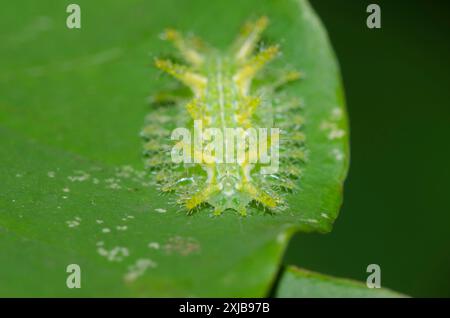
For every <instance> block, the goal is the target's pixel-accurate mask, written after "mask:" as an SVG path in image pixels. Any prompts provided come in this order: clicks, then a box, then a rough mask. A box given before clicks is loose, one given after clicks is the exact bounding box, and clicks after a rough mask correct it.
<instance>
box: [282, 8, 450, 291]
mask: <svg viewBox="0 0 450 318" xmlns="http://www.w3.org/2000/svg"><path fill="white" fill-rule="evenodd" d="M311 3H312V5H313V7H314V8H315V9H316V11H317V12H318V14H319V16H320V17H321V19H322V21H323V23H324V24H325V26H326V28H327V30H328V32H329V35H330V38H331V42H332V43H333V46H334V48H335V51H336V54H337V55H338V59H339V61H340V64H341V68H342V74H343V79H344V84H345V89H346V94H347V106H348V111H349V116H350V123H351V152H352V157H351V165H350V172H349V176H348V179H347V182H346V185H345V197H344V205H343V207H342V210H341V213H340V217H339V218H338V220H337V221H336V224H335V228H334V230H333V232H332V233H330V234H326V235H320V234H300V235H297V236H295V237H294V239H293V241H292V242H291V244H290V246H289V248H288V251H287V253H286V256H285V263H286V264H296V265H298V266H301V267H303V268H306V269H310V270H314V271H318V272H323V273H327V274H331V275H335V276H342V277H348V278H354V279H358V280H363V281H365V280H366V277H367V275H368V274H366V267H367V265H368V264H372V263H375V264H379V265H380V266H381V284H382V286H383V287H389V288H392V289H394V290H397V291H399V292H403V293H406V294H408V295H411V296H422V297H431V296H436V297H450V204H449V201H450V200H449V197H450V193H449V190H450V187H449V180H450V173H449V171H450V169H449V163H450V147H449V145H450V141H449V137H450V108H449V100H450V87H449V83H450V60H449V57H450V54H449V53H450V38H449V35H450V10H449V9H450V2H449V1H361V0H353V1H334V0H311ZM370 3H377V4H379V5H380V6H381V20H382V28H381V29H378V30H377V29H373V30H371V29H368V28H367V27H366V18H367V16H368V14H367V13H366V7H367V5H368V4H370Z"/></svg>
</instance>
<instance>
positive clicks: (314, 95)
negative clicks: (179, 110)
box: [0, 0, 349, 296]
mask: <svg viewBox="0 0 450 318" xmlns="http://www.w3.org/2000/svg"><path fill="white" fill-rule="evenodd" d="M69 3H70V2H65V1H62V2H58V4H55V3H54V1H49V0H47V1H39V2H37V1H31V0H28V1H23V2H21V4H20V5H19V6H20V9H18V8H17V6H18V4H16V3H15V4H13V3H12V2H11V3H4V4H2V10H1V12H0V20H2V21H3V22H4V26H5V27H4V28H1V29H0V35H1V38H2V42H1V43H0V47H1V50H0V67H1V69H2V72H1V74H0V136H1V137H0V140H1V147H0V167H1V168H0V179H1V180H2V182H1V183H0V250H1V251H2V252H1V253H0V263H1V264H2V270H1V271H0V282H1V284H0V295H3V296H5V295H7V296H264V295H267V293H268V291H269V289H270V287H271V283H272V281H273V280H274V279H275V275H276V273H277V270H278V266H279V263H280V261H281V257H282V254H283V251H284V250H285V248H286V245H287V243H288V241H289V238H290V236H291V235H292V233H294V232H295V231H305V232H310V231H318V232H328V231H330V230H331V227H332V224H333V221H334V220H335V218H336V217H337V214H338V210H339V207H340V204H341V201H342V184H343V181H344V178H345V175H346V172H347V167H348V160H349V159H348V129H347V120H346V114H345V109H344V107H345V106H344V98H343V90H342V86H341V80H340V74H339V68H338V65H337V62H336V59H335V57H334V54H333V52H332V49H331V47H330V44H329V41H328V38H327V35H326V32H325V31H324V29H323V27H322V25H321V23H320V22H319V20H318V18H317V17H316V15H315V14H314V12H313V11H312V9H311V7H310V6H309V4H308V3H307V2H306V1H294V0H290V1H271V0H264V1H262V0H251V1H237V0H233V1H226V2H223V1H209V0H208V1H207V0H195V1H193V0H183V1H181V0H180V1H167V0H153V1H119V0H117V1H108V3H100V2H93V1H78V2H77V3H78V4H79V5H80V7H81V16H82V28H81V29H79V30H75V29H72V30H70V29H67V28H66V25H65V19H66V17H67V13H66V12H65V9H66V6H67V5H68V4H69ZM17 12H19V13H20V14H19V15H17ZM260 15H267V16H268V17H269V18H270V20H271V21H272V23H271V26H270V27H269V29H268V31H267V37H268V41H269V42H278V43H280V44H281V48H282V51H283V57H282V60H283V62H285V63H287V64H288V65H290V66H292V67H293V68H296V69H300V70H302V71H304V72H305V73H306V76H307V78H306V79H305V80H304V81H303V82H302V83H300V84H299V85H297V86H296V87H295V90H293V94H295V95H297V96H299V97H301V98H302V99H303V100H304V101H305V112H304V116H305V118H306V128H305V133H306V136H307V144H308V150H309V161H308V163H307V165H306V166H305V167H304V169H305V173H304V177H303V178H302V180H301V181H300V184H299V186H300V190H299V191H298V192H296V193H294V194H292V195H291V196H290V197H289V205H290V209H289V210H288V211H286V212H284V213H283V214H281V215H268V214H263V213H261V214H253V215H249V216H248V217H246V218H241V217H239V216H238V215H236V214H235V213H224V214H223V215H222V216H220V217H211V216H210V215H209V213H202V211H200V213H196V214H194V215H193V216H186V215H185V213H184V212H183V211H179V208H178V207H176V206H175V205H174V204H172V203H170V202H171V201H173V198H172V197H170V196H161V195H160V194H159V193H158V192H157V191H156V189H154V188H153V187H152V186H151V185H149V184H148V183H149V179H148V176H147V175H145V174H142V172H141V171H142V170H143V161H142V157H141V149H142V148H141V147H142V145H141V140H140V138H139V136H138V133H139V131H140V129H141V127H142V125H143V122H144V117H145V115H146V113H147V112H148V109H147V107H148V105H147V104H146V98H147V97H148V95H150V94H151V92H154V91H156V90H158V89H161V88H162V87H164V86H165V85H166V84H167V83H168V82H166V81H165V79H163V78H160V77H159V72H158V71H157V70H156V69H155V68H154V67H152V61H153V58H154V57H155V56H160V55H163V54H166V53H167V52H170V50H169V49H168V46H167V44H165V43H162V42H161V41H160V40H159V39H158V34H159V33H160V32H161V31H162V30H163V29H164V28H165V27H168V26H173V27H177V28H179V29H181V30H191V31H194V32H195V33H196V34H198V35H200V36H201V37H203V38H204V39H206V40H207V41H208V42H210V43H212V44H213V45H215V46H218V47H222V48H225V47H226V46H227V45H228V44H229V43H230V42H231V40H232V39H233V38H234V36H235V34H236V33H237V32H238V29H239V27H240V26H241V24H242V23H243V22H244V21H245V20H247V19H248V18H249V17H254V16H260ZM324 123H325V125H324ZM330 123H331V124H332V126H333V127H334V128H333V129H334V131H336V130H337V131H338V132H343V133H344V134H345V135H344V136H342V137H341V138H330V133H331V132H332V130H330V128H329V127H330V125H329V124H330ZM327 127H328V128H327ZM124 167H125V168H124ZM69 264H78V265H80V267H81V288H80V289H68V288H67V287H66V278H67V277H68V273H66V267H67V265H69Z"/></svg>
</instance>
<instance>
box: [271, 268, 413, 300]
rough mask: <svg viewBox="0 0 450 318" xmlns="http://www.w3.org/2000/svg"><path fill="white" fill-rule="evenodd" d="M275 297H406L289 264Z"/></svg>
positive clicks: (385, 289)
mask: <svg viewBox="0 0 450 318" xmlns="http://www.w3.org/2000/svg"><path fill="white" fill-rule="evenodd" d="M275 295H276V297H280V298H293V297H298V298H397V297H407V296H406V295H402V294H400V293H397V292H394V291H392V290H389V289H387V288H373V289H372V288H368V287H367V286H366V284H364V283H360V282H357V281H353V280H350V279H343V278H336V277H332V276H327V275H323V274H319V273H314V272H310V271H307V270H304V269H300V268H297V267H295V266H289V267H287V268H286V269H285V271H284V272H283V274H282V276H281V278H280V281H279V284H278V285H277V290H276V292H275Z"/></svg>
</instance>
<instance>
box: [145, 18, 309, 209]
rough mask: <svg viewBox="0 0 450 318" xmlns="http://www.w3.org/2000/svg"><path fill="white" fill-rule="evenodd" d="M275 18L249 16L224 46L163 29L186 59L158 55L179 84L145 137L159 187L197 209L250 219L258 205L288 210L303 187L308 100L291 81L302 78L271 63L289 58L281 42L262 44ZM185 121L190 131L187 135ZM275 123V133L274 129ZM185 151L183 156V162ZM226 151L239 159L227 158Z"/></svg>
mask: <svg viewBox="0 0 450 318" xmlns="http://www.w3.org/2000/svg"><path fill="white" fill-rule="evenodd" d="M267 25H268V18H267V17H265V16H263V17H260V18H258V19H256V20H253V21H248V22H246V23H245V24H244V26H243V27H242V29H241V31H240V34H239V35H238V37H237V39H236V40H235V42H234V44H233V45H231V47H230V48H229V49H228V50H226V51H225V52H221V51H219V50H217V49H215V48H212V47H210V46H209V45H207V44H205V43H204V42H203V41H202V40H200V39H199V38H197V37H195V36H193V35H184V34H182V33H181V32H179V31H177V30H174V29H167V30H165V31H164V33H163V34H162V36H161V38H162V39H163V40H167V41H169V42H171V43H172V44H173V46H174V47H175V48H176V49H177V52H178V53H179V55H180V56H181V58H182V59H183V60H184V62H185V64H179V63H176V62H174V61H173V60H171V59H161V58H156V59H155V66H156V67H157V68H158V69H159V70H161V71H163V73H167V74H169V75H171V76H172V77H174V78H175V79H177V80H178V81H177V83H178V84H177V85H176V86H173V87H172V88H171V89H167V90H163V91H160V92H156V93H155V94H154V95H153V96H152V97H151V103H152V106H153V109H152V112H151V113H150V114H149V115H148V116H147V117H146V124H145V126H144V128H143V130H142V132H141V136H142V137H143V138H144V141H145V143H144V155H145V157H146V166H147V168H148V169H149V171H150V173H151V174H152V176H153V178H154V180H155V183H156V184H157V186H158V188H159V190H160V191H161V192H162V193H174V194H175V195H176V198H177V199H176V202H177V203H178V204H180V205H181V206H182V207H183V208H184V209H185V210H186V211H187V212H188V213H192V212H194V211H197V210H200V209H203V208H206V207H209V208H212V210H213V212H214V215H220V214H221V213H222V212H223V211H225V210H234V211H237V212H238V213H239V214H240V215H242V216H245V215H247V211H248V209H249V208H255V209H260V210H264V211H270V212H277V211H282V210H284V209H285V208H286V207H287V203H286V199H285V196H286V194H287V193H290V192H292V191H294V190H295V189H296V187H297V184H298V182H297V179H299V178H300V176H301V174H302V165H303V164H304V163H305V159H306V158H305V148H306V147H305V135H304V133H303V125H304V119H303V117H302V115H301V110H302V107H303V106H302V102H301V100H300V99H299V98H297V97H292V96H290V95H289V94H287V93H286V92H285V90H283V88H284V87H285V86H286V85H287V84H289V83H290V82H295V81H297V80H299V79H300V78H302V77H303V76H302V73H301V72H299V71H295V70H290V69H281V70H274V69H269V68H267V67H266V65H267V64H268V63H269V62H271V61H272V60H274V59H275V58H277V57H278V56H280V49H279V46H278V45H270V46H262V45H260V39H261V36H262V33H263V31H264V30H265V29H266V27H267ZM179 84H180V85H179ZM187 88H188V90H187ZM199 126H200V127H202V129H204V130H202V129H199ZM180 127H181V128H185V129H187V132H186V133H185V134H184V136H182V137H183V138H180V136H181V135H183V134H181V133H180V130H179V129H180ZM268 127H271V129H272V128H273V129H275V130H274V131H272V132H271V133H269V132H268V130H267V129H266V128H268ZM230 129H231V130H233V132H234V133H235V134H234V135H233V134H231V137H229V135H227V133H228V132H229V131H230ZM255 132H256V134H258V133H259V136H256V135H255ZM196 133H197V134H196ZM192 135H194V138H193V139H194V140H192ZM198 135H200V137H199V136H198ZM220 135H221V136H220ZM224 135H225V137H224ZM261 135H262V137H261ZM185 137H186V138H185ZM188 137H190V139H189V138H188ZM212 137H214V138H212ZM239 138H240V139H239ZM180 139H181V140H180ZM213 140H214V142H212V141H213ZM236 140H237V141H236ZM255 143H256V144H257V145H256V146H255V145H254V144H255ZM268 149H270V156H268ZM265 151H266V152H265ZM181 153H183V158H184V160H183V161H180V160H178V161H177V160H174V156H175V157H176V155H177V154H178V155H180V154H181ZM224 153H225V156H227V155H231V157H233V155H235V154H236V153H238V156H237V157H238V158H237V160H234V161H233V160H228V159H229V158H227V160H223V156H222V155H223V154H224ZM263 157H264V158H265V159H266V161H264V160H263V159H264V158H263ZM267 157H269V161H270V159H272V162H270V164H269V165H268V164H267ZM186 158H187V159H188V160H186ZM274 161H275V162H276V164H275V165H274V164H273V162H274ZM273 166H275V169H270V167H272V168H274V167H273Z"/></svg>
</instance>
